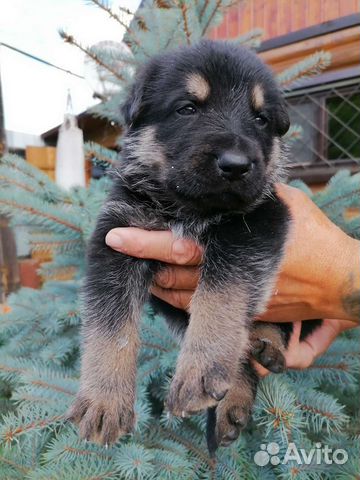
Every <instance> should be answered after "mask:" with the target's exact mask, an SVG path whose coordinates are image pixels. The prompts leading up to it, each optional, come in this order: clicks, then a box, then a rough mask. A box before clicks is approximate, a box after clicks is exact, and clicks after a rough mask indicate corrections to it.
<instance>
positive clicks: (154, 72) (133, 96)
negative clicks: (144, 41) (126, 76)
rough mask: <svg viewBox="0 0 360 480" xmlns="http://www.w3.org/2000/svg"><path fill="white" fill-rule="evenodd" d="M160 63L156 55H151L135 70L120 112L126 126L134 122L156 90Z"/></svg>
mask: <svg viewBox="0 0 360 480" xmlns="http://www.w3.org/2000/svg"><path fill="white" fill-rule="evenodd" d="M160 70H161V64H160V62H159V58H158V57H153V59H152V60H151V61H149V62H148V63H146V64H145V65H144V66H143V67H142V68H140V70H139V71H138V72H137V74H136V77H135V82H134V83H133V85H132V87H131V90H130V93H129V96H128V98H127V100H126V102H125V103H124V105H123V106H122V109H121V113H122V115H123V117H124V120H125V123H126V125H127V126H128V127H130V126H131V124H133V123H135V122H136V121H137V120H138V119H139V117H140V115H141V114H142V113H143V111H144V110H145V108H146V105H147V104H148V103H149V101H150V100H151V94H152V92H154V91H156V88H157V87H156V83H157V78H158V73H159V72H160Z"/></svg>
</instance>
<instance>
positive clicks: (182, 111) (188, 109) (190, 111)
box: [176, 105, 196, 115]
mask: <svg viewBox="0 0 360 480" xmlns="http://www.w3.org/2000/svg"><path fill="white" fill-rule="evenodd" d="M176 111H177V113H178V114H179V115H195V113H196V108H195V107H194V105H185V106H184V107H181V108H178V109H177V110H176Z"/></svg>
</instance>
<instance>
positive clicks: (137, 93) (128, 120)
mask: <svg viewBox="0 0 360 480" xmlns="http://www.w3.org/2000/svg"><path fill="white" fill-rule="evenodd" d="M144 85H145V81H144V76H143V75H141V76H140V77H138V78H137V79H136V80H135V83H134V84H133V86H132V87H131V90H130V94H129V95H128V98H127V100H126V102H125V103H124V105H123V106H122V107H121V113H122V115H123V117H124V120H125V124H126V125H127V126H128V127H130V125H131V124H132V123H134V122H135V121H136V119H137V118H138V116H139V115H140V113H141V104H142V100H143V95H144Z"/></svg>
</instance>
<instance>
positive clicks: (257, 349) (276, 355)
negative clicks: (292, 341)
mask: <svg viewBox="0 0 360 480" xmlns="http://www.w3.org/2000/svg"><path fill="white" fill-rule="evenodd" d="M251 354H252V356H253V357H254V358H255V360H256V361H257V362H259V363H260V364H261V365H262V366H263V367H265V368H267V369H268V370H270V372H273V373H282V372H284V371H285V370H286V360H285V357H284V355H283V353H282V351H281V350H280V349H279V348H278V346H277V345H273V344H272V343H271V341H268V340H267V339H266V340H264V339H257V340H255V341H254V342H253V343H252V345H251Z"/></svg>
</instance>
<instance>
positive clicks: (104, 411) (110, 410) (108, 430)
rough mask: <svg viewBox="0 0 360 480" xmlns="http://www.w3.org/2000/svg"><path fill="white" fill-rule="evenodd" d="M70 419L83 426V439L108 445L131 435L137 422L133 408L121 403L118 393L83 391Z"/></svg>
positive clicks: (127, 403) (80, 427)
mask: <svg viewBox="0 0 360 480" xmlns="http://www.w3.org/2000/svg"><path fill="white" fill-rule="evenodd" d="M67 419H68V420H70V421H72V422H74V423H76V424H78V425H79V430H80V436H81V437H82V438H84V439H86V440H91V441H93V442H96V443H102V444H104V445H109V444H111V443H114V442H116V440H118V438H119V437H121V436H123V435H126V434H128V433H130V432H131V431H132V429H133V427H134V423H135V415H134V409H133V405H132V404H129V402H121V399H120V398H119V397H118V395H117V394H116V393H113V394H109V395H105V394H101V393H100V394H99V392H97V393H96V394H95V393H94V392H86V391H82V392H79V394H78V396H77V398H76V400H75V402H74V404H73V405H72V406H71V407H70V410H69V412H68V414H67Z"/></svg>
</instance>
